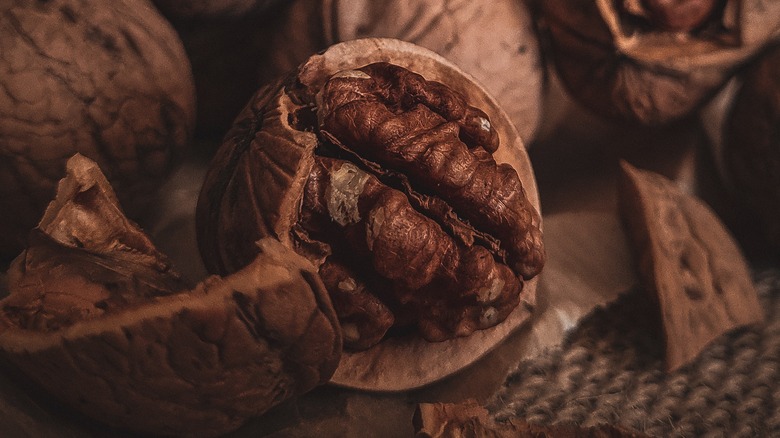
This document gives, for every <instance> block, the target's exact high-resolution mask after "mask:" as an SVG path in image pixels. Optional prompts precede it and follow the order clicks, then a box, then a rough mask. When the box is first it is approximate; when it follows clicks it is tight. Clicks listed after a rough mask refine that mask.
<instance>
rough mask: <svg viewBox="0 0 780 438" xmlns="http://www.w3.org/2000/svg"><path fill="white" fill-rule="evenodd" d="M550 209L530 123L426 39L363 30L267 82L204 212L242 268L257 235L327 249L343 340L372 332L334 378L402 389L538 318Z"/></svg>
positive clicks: (221, 251) (221, 164)
mask: <svg viewBox="0 0 780 438" xmlns="http://www.w3.org/2000/svg"><path fill="white" fill-rule="evenodd" d="M415 73H417V74H415ZM464 101H465V102H467V104H464ZM483 111H484V112H483ZM371 126H374V127H371ZM369 137H370V138H369ZM496 147H497V150H496ZM393 150H395V152H394V151H393ZM414 151H417V152H414ZM455 151H457V153H456V152H455ZM490 151H494V152H492V153H491V152H490ZM453 154H454V155H453ZM442 158H444V159H442ZM477 168H479V169H482V170H478V171H477V170H474V169H477ZM470 172H473V173H470ZM467 175H472V177H469V178H466V177H465V176H467ZM476 175H479V176H476ZM500 175H503V176H500ZM452 184H454V185H455V186H458V189H457V190H454V192H457V193H453V190H451V189H450V187H452ZM461 185H462V186H461ZM461 188H462V189H461ZM538 210H539V200H538V195H537V192H536V183H535V180H534V176H533V172H532V170H531V166H530V162H529V160H528V157H527V155H526V153H525V149H524V147H523V143H522V140H521V139H520V136H519V135H518V134H517V132H516V131H515V129H514V127H513V125H512V123H511V122H510V121H509V119H508V117H507V116H506V114H505V113H504V112H503V111H502V110H501V109H500V107H499V106H498V105H497V104H496V103H495V101H493V99H492V98H491V97H490V96H489V95H488V94H487V92H485V91H484V89H483V88H482V87H481V86H479V85H478V84H477V83H476V82H475V81H474V80H473V79H472V78H470V77H469V76H467V75H466V74H464V73H463V72H462V71H460V70H459V69H458V68H457V67H455V66H454V65H453V64H451V63H449V62H448V61H446V60H444V59H443V58H441V57H440V56H438V55H436V54H435V53H433V52H431V51H428V50H426V49H423V48H421V47H419V46H416V45H413V44H411V43H405V42H402V41H399V40H393V39H363V40H353V41H349V42H346V43H341V44H337V45H334V46H332V47H330V48H329V49H328V50H327V51H325V52H323V53H322V54H318V55H314V56H312V57H311V58H309V59H308V61H307V62H305V63H303V64H302V65H301V66H300V67H299V68H298V69H296V70H295V71H294V72H292V73H291V75H290V76H288V77H287V78H285V79H283V80H282V81H280V82H279V83H278V84H276V85H273V86H268V87H266V88H264V89H261V90H260V91H259V92H258V93H257V94H256V95H255V97H254V98H253V99H252V101H251V102H250V103H249V105H248V106H247V107H246V108H245V110H244V111H243V112H242V113H241V115H239V117H238V118H237V121H236V124H235V125H234V127H233V128H232V129H231V131H230V132H229V133H228V135H227V136H226V139H225V142H224V143H223V145H222V147H221V148H220V150H219V151H218V153H217V155H216V156H215V158H214V160H213V161H212V165H211V168H210V170H209V173H208V174H207V176H206V180H205V182H204V186H203V190H202V192H201V195H200V199H199V203H198V212H197V219H198V236H199V243H200V248H201V252H202V255H203V258H204V261H205V263H206V266H207V267H208V268H209V269H210V270H213V271H216V272H231V271H234V270H236V269H240V268H241V267H242V266H243V265H244V264H245V263H247V261H248V260H250V259H251V258H252V257H253V254H254V251H255V249H254V248H252V247H251V246H250V245H247V242H251V241H253V240H256V239H259V238H262V237H266V236H271V237H274V238H278V239H279V240H280V241H282V243H284V244H285V245H287V246H289V247H291V248H294V249H295V250H296V251H298V252H299V253H301V254H303V255H305V256H306V257H307V258H309V259H310V260H311V261H312V262H314V263H315V264H317V265H318V266H319V268H320V274H321V275H322V276H323V279H324V280H325V282H326V286H327V287H328V289H329V291H330V292H331V297H332V298H333V300H334V304H335V307H336V311H337V313H339V316H340V317H341V318H342V327H343V328H344V331H343V334H344V339H345V343H347V344H349V345H350V348H351V349H353V350H354V349H361V348H367V347H370V348H369V349H368V350H366V351H362V352H355V351H352V352H350V353H348V354H345V355H344V356H343V359H342V362H341V366H340V367H339V369H338V370H337V371H336V375H335V377H334V379H333V381H334V382H336V383H340V384H344V385H350V386H357V387H363V388H371V389H404V388H410V387H415V386H419V385H423V384H425V383H429V382H431V381H433V380H435V379H437V378H440V377H443V376H446V375H448V374H450V373H452V372H454V371H456V370H458V369H460V368H462V367H464V366H465V365H467V364H469V363H471V362H473V361H474V360H476V359H477V358H479V357H480V356H481V355H482V354H484V353H485V352H487V351H488V350H489V349H490V348H492V347H493V346H495V345H496V344H497V343H498V342H499V341H501V340H502V339H503V338H504V337H505V336H506V335H507V334H508V333H509V332H510V331H511V330H513V329H514V328H516V327H517V326H519V325H520V324H521V323H522V322H523V321H525V320H526V319H527V318H528V316H529V309H530V308H532V307H533V305H534V303H535V290H536V280H535V279H534V276H535V275H536V274H537V273H538V272H539V270H540V269H541V266H542V264H543V263H544V250H543V246H542V242H541V231H540V226H541V223H540V221H541V217H540V216H539V214H538ZM464 218H465V219H464ZM466 219H468V220H466ZM334 264H335V269H331V268H333V267H334V266H333V265H334ZM334 271H335V272H334ZM345 301H346V304H344V303H345ZM383 306H384V307H383ZM389 313H392V314H391V315H389ZM393 318H394V320H393ZM501 321H504V322H501ZM388 327H390V328H389V329H388ZM410 327H413V328H414V330H417V331H416V332H413V333H409V332H408V330H409V328H410ZM385 330H390V332H393V334H394V336H384V335H385ZM399 331H403V333H399ZM367 333H368V336H370V337H371V342H364V341H365V338H364V335H366V334H367ZM423 337H424V338H425V339H428V340H433V341H444V342H437V343H430V342H427V341H425V340H424V339H423ZM453 338H456V339H453ZM376 341H379V343H378V344H376V345H374V344H375V343H376ZM371 345H373V347H371Z"/></svg>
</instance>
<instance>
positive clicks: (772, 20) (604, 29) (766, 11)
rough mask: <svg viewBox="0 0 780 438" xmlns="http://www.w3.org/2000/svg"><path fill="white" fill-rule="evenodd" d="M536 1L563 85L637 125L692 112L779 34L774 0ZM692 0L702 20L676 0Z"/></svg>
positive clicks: (591, 104)
mask: <svg viewBox="0 0 780 438" xmlns="http://www.w3.org/2000/svg"><path fill="white" fill-rule="evenodd" d="M537 3H538V4H539V8H540V11H541V14H540V15H541V25H540V27H541V28H543V29H545V32H544V34H545V35H547V36H548V38H549V41H550V54H551V55H552V56H551V58H552V60H553V61H554V64H555V66H556V68H557V72H558V74H559V76H560V77H561V80H562V82H563V84H564V85H565V87H566V89H567V90H568V91H569V93H570V94H571V95H572V96H573V97H574V98H575V99H576V100H577V101H579V102H580V103H581V104H583V105H584V106H585V107H587V108H589V109H591V110H593V111H594V112H596V113H598V114H601V115H605V116H608V117H611V118H616V119H620V120H627V121H630V122H635V123H640V124H644V125H658V124H664V123H669V122H672V121H675V120H679V119H681V118H683V117H685V116H688V115H690V114H692V113H693V111H694V110H696V109H698V108H699V107H700V106H701V105H702V104H703V103H704V102H705V101H706V100H707V99H708V98H710V97H712V95H714V94H715V93H716V92H717V90H718V89H719V88H720V87H721V86H722V85H723V84H724V83H725V82H726V81H727V80H728V79H729V78H730V77H731V76H732V75H733V74H734V72H735V71H736V69H737V68H738V67H739V66H741V65H742V64H744V63H745V62H746V61H748V60H749V59H751V58H752V57H753V56H755V55H756V54H757V53H758V52H759V51H760V50H761V49H762V48H763V47H765V46H766V45H768V44H769V43H771V42H772V41H773V40H777V39H778V37H780V3H778V2H771V1H764V0H723V1H719V2H716V3H713V4H709V5H707V4H699V3H701V2H697V1H675V2H665V3H664V2H649V1H646V0H643V1H639V0H544V1H537ZM662 3H663V4H664V6H663V7H661V4H662ZM704 3H708V2H704ZM696 5H698V6H697V7H701V8H703V9H705V10H704V11H699V12H696V13H695V14H694V15H701V17H704V18H703V21H698V20H699V18H693V19H692V18H691V17H689V16H687V14H689V13H690V11H688V10H687V9H688V8H686V7H683V6H696ZM659 14H660V15H666V17H665V18H662V19H660V21H659V17H658V16H659ZM674 23H676V24H674Z"/></svg>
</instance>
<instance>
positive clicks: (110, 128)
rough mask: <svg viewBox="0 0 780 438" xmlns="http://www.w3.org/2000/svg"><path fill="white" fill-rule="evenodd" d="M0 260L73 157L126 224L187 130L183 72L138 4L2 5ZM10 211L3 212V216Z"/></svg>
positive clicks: (155, 18) (171, 43)
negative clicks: (99, 182) (105, 182)
mask: <svg viewBox="0 0 780 438" xmlns="http://www.w3.org/2000/svg"><path fill="white" fill-rule="evenodd" d="M0 10H2V11H3V14H2V15H0V89H2V90H3V92H1V93H0V210H1V211H3V213H2V214H0V255H1V256H2V257H3V258H6V259H7V258H8V257H11V256H14V255H16V254H18V253H19V251H21V249H22V248H23V247H24V243H25V238H26V236H27V234H28V232H29V231H30V229H32V228H33V227H34V226H35V224H36V221H37V219H38V218H39V217H40V215H41V213H42V212H43V210H44V208H45V207H46V204H47V203H48V201H49V200H51V198H52V197H53V195H54V187H55V184H56V182H57V180H58V179H59V178H60V176H61V175H62V173H63V171H64V169H65V162H66V160H67V159H68V158H69V157H70V156H71V155H73V154H74V153H75V152H80V153H81V154H83V155H85V156H87V157H90V158H92V159H94V160H95V161H96V162H97V163H98V164H99V165H100V167H101V169H103V171H104V172H105V173H106V174H107V176H108V178H109V180H110V181H111V182H112V184H114V186H115V188H116V191H117V193H118V195H119V197H120V199H121V200H122V202H123V204H124V205H125V206H126V208H127V209H128V213H129V214H131V215H133V216H135V215H137V214H138V213H139V211H140V210H141V209H142V207H143V206H144V201H145V196H146V194H148V193H150V192H151V191H153V190H155V188H156V186H157V185H158V184H159V183H160V182H161V180H162V179H163V178H165V177H166V176H167V174H168V173H169V172H170V171H171V170H172V168H173V167H174V166H175V164H176V163H177V162H178V161H179V158H180V157H181V155H182V153H183V151H184V148H185V147H186V145H187V144H188V142H189V141H190V137H191V135H192V131H193V128H194V116H195V101H194V86H193V80H192V73H191V70H190V64H189V61H188V60H187V57H186V55H185V53H184V50H183V47H182V45H181V42H180V40H179V38H178V36H177V35H176V33H175V32H174V31H173V29H172V28H171V27H170V25H169V24H168V23H167V22H166V21H165V20H164V19H163V18H162V17H161V16H160V15H159V13H158V12H157V11H156V9H154V8H153V6H152V5H151V4H150V3H149V2H147V1H146V0H117V1H111V2H97V3H96V2H91V1H87V0H52V1H47V2H43V1H31V0H0ZM10 212H13V213H12V214H11V213H10Z"/></svg>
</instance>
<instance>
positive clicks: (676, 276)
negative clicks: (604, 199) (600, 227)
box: [619, 162, 763, 371]
mask: <svg viewBox="0 0 780 438" xmlns="http://www.w3.org/2000/svg"><path fill="white" fill-rule="evenodd" d="M621 169H622V172H621V181H620V191H619V195H620V196H619V200H620V211H621V215H622V216H623V218H624V221H625V223H626V229H627V232H628V235H629V238H630V239H629V240H630V241H631V243H632V246H633V247H634V249H635V254H636V261H637V264H638V268H639V272H640V274H641V276H642V279H643V281H644V283H645V285H646V287H647V290H648V292H650V293H652V294H653V296H654V297H656V298H657V303H658V306H659V310H660V316H661V322H662V326H663V331H664V338H665V344H666V367H667V369H668V370H669V371H673V370H676V369H678V368H681V367H683V366H685V365H686V364H688V363H690V362H691V361H692V360H693V359H695V358H696V357H697V356H698V354H699V353H700V352H701V351H702V350H703V349H704V348H706V347H707V345H708V344H709V343H710V342H712V341H713V340H715V339H716V338H717V337H719V336H720V335H722V334H724V333H726V332H728V331H730V330H733V329H736V328H738V327H742V326H746V325H751V324H758V323H760V322H762V321H763V312H762V309H761V307H760V305H759V302H758V296H757V294H756V290H755V288H754V286H753V282H752V279H751V276H750V270H749V269H748V265H747V262H746V261H745V259H744V257H743V255H742V252H741V251H740V248H739V246H738V244H737V242H736V241H735V240H734V238H733V237H732V236H731V234H730V233H729V231H728V230H727V229H726V228H725V226H724V225H723V223H722V222H721V221H720V220H719V219H718V217H717V216H716V215H715V213H713V212H712V210H711V209H710V208H709V207H707V206H706V205H705V204H704V203H703V202H702V201H700V200H699V199H697V198H695V197H693V196H691V195H687V194H685V193H683V192H682V191H681V190H680V189H679V188H678V187H677V186H675V185H674V183H673V182H671V181H670V180H668V179H666V178H664V177H662V176H660V175H658V174H655V173H652V172H648V171H643V170H639V169H636V168H634V167H633V166H631V165H630V164H628V163H625V162H624V163H622V165H621Z"/></svg>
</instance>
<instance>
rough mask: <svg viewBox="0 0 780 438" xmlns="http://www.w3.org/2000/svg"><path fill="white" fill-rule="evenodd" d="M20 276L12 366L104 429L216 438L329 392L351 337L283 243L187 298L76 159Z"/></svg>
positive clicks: (163, 260) (266, 247)
mask: <svg viewBox="0 0 780 438" xmlns="http://www.w3.org/2000/svg"><path fill="white" fill-rule="evenodd" d="M67 172H68V173H67V176H66V178H64V179H63V180H62V181H61V183H60V185H59V188H58V193H57V197H56V199H55V200H54V201H53V202H52V203H51V204H50V206H49V207H48V208H47V210H46V213H45V215H44V216H43V219H41V222H40V224H39V226H38V227H37V228H36V229H35V230H34V232H33V233H32V236H33V237H32V238H31V244H30V246H29V247H28V248H27V249H26V250H25V251H24V252H23V253H22V254H21V255H20V256H19V257H18V258H16V259H15V261H14V263H13V264H12V266H11V269H10V271H9V276H8V289H9V291H10V295H9V296H8V297H6V298H5V299H3V300H2V301H0V355H2V357H3V358H4V359H5V360H7V361H8V362H10V363H12V364H14V365H15V366H16V367H18V369H19V370H20V371H22V372H23V373H25V374H26V375H27V376H28V377H29V378H30V379H31V380H32V381H33V382H35V383H37V384H38V385H40V387H41V388H43V389H44V390H46V391H48V392H49V393H50V394H51V395H52V396H53V397H55V398H57V399H59V401H61V402H64V403H66V404H67V405H69V406H70V407H72V408H73V409H75V410H77V411H80V412H81V413H83V414H84V415H86V416H88V417H89V418H91V419H92V420H96V421H99V422H100V423H103V424H108V425H111V426H114V427H120V428H123V429H129V430H132V431H135V432H141V433H148V434H154V435H155V436H216V435H220V434H224V433H226V432H229V431H231V430H233V429H236V428H238V427H239V426H240V425H241V424H243V423H244V422H245V421H246V420H247V419H248V418H250V417H252V416H256V415H260V414H262V413H263V412H265V411H267V410H268V409H270V408H271V407H272V406H275V405H277V404H279V403H281V402H283V401H284V400H287V399H289V398H291V397H294V396H297V395H300V394H302V393H303V392H306V391H308V390H310V389H312V388H313V387H315V386H317V385H319V384H322V383H324V382H326V381H327V380H328V379H329V378H330V376H331V375H332V374H333V371H334V370H335V368H336V364H337V363H338V359H339V356H340V354H341V337H340V336H339V333H340V328H339V325H338V321H337V319H336V315H335V313H334V312H333V308H332V306H331V304H330V300H329V299H328V295H327V292H326V291H325V288H324V286H323V285H322V282H321V281H320V279H319V277H318V276H317V273H316V270H315V268H314V267H313V266H312V265H311V264H310V263H309V262H308V261H306V260H305V259H304V258H302V257H300V256H298V255H297V254H295V253H294V252H293V251H290V250H289V249H287V248H285V247H284V246H282V245H281V244H280V243H279V242H277V241H275V240H271V239H266V240H264V241H261V242H258V247H257V252H258V255H257V257H256V258H255V259H254V260H253V261H252V262H251V263H249V265H248V266H247V267H245V268H244V269H242V270H240V271H239V272H236V273H235V274H233V275H231V276H229V277H225V278H219V277H216V276H213V277H209V278H207V279H205V280H204V281H203V282H201V283H200V284H198V285H197V286H196V287H194V288H190V287H187V286H186V285H185V284H184V283H183V282H182V280H181V278H180V276H179V275H178V274H177V273H176V272H175V271H174V270H173V268H172V266H171V264H170V262H169V261H168V259H167V257H166V256H165V255H163V254H161V253H159V252H158V251H157V249H156V248H155V247H154V245H153V244H152V243H151V241H150V240H149V238H148V237H147V236H146V235H145V234H144V233H143V232H142V231H141V230H140V229H139V228H138V227H137V226H136V225H134V224H133V223H132V222H130V221H129V220H128V219H126V218H125V217H124V215H123V214H122V210H121V208H120V207H119V205H118V204H117V199H116V197H115V196H114V193H113V191H112V190H111V187H110V186H109V184H108V182H107V181H106V179H105V178H104V177H103V175H102V173H101V172H100V170H99V169H98V167H97V166H96V165H95V163H94V162H92V161H91V160H89V159H87V158H85V157H83V156H81V155H76V156H74V157H73V158H72V159H71V160H69V161H68V164H67Z"/></svg>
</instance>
